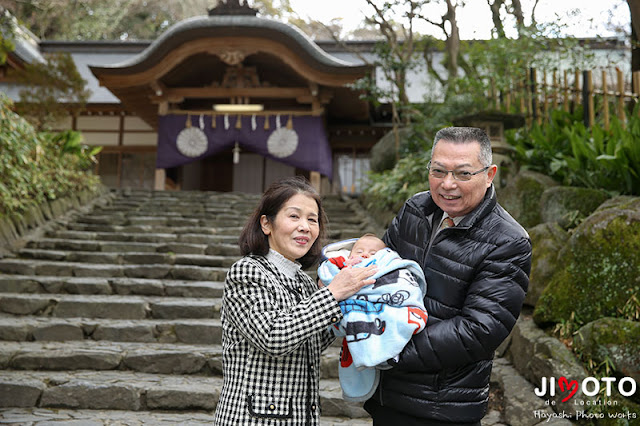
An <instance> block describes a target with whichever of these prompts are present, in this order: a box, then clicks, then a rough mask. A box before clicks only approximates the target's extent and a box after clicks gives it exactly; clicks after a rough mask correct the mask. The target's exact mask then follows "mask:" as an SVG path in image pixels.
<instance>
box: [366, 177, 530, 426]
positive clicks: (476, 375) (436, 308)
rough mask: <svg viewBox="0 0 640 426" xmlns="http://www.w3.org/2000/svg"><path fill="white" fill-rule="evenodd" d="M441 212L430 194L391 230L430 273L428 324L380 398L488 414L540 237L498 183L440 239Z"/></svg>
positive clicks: (429, 409) (390, 239) (473, 416)
mask: <svg viewBox="0 0 640 426" xmlns="http://www.w3.org/2000/svg"><path fill="white" fill-rule="evenodd" d="M442 214H443V213H442V210H440V209H439V208H438V207H437V206H436V205H435V203H434V202H433V201H432V199H431V195H430V193H429V192H422V193H419V194H416V195H415V196H413V197H412V198H411V199H409V200H408V201H407V202H406V203H405V205H404V206H403V207H402V209H401V210H400V212H399V213H398V215H397V217H396V218H395V219H394V220H393V222H392V224H391V226H390V227H389V229H388V230H387V232H386V233H385V235H384V238H383V239H384V241H385V242H386V243H387V245H388V246H389V247H390V248H392V249H394V250H396V251H397V252H398V253H399V254H400V256H402V257H403V258H406V259H412V260H415V261H416V262H418V263H419V264H420V265H421V266H422V269H423V270H424V273H425V277H426V280H427V294H426V296H425V298H424V302H425V307H426V308H427V312H428V314H429V319H428V322H427V327H426V328H425V329H424V330H423V331H422V332H421V333H419V334H417V335H415V336H413V338H412V339H411V341H410V342H409V343H408V344H407V346H406V347H405V349H404V350H403V352H402V353H401V354H400V358H399V360H398V361H397V364H396V365H395V366H394V368H392V369H390V370H387V371H383V372H382V377H381V382H380V385H379V387H378V390H377V392H376V394H375V395H374V396H373V398H374V399H375V400H377V402H378V403H379V404H381V405H383V406H388V407H391V408H394V409H396V410H399V411H402V412H405V413H407V414H409V415H412V416H415V417H424V418H429V419H433V420H439V421H448V422H453V423H455V422H474V421H479V420H480V419H481V418H482V417H483V416H484V414H485V412H486V409H487V403H488V396H489V377H490V375H491V367H492V359H493V355H494V351H495V350H496V348H497V347H498V346H499V345H500V343H501V342H502V341H503V340H504V339H505V338H506V337H507V336H508V334H509V332H510V331H511V329H512V328H513V326H514V324H515V322H516V319H517V318H518V315H519V314H520V310H521V308H522V303H523V301H524V297H525V294H526V291H527V287H528V285H529V272H530V269H531V240H530V239H529V236H528V234H527V232H526V231H525V230H524V229H523V228H522V227H521V226H520V225H519V224H518V223H517V222H516V221H515V220H514V219H513V218H512V217H511V216H510V215H509V214H508V213H507V212H506V211H505V210H504V209H503V208H502V207H501V206H500V205H499V204H498V203H497V201H496V195H495V190H494V188H493V186H491V187H490V188H489V189H488V190H487V193H486V195H485V197H484V199H483V201H482V202H481V203H480V205H479V206H478V207H476V209H475V210H474V211H472V212H471V213H469V214H468V215H467V216H466V217H465V218H464V219H463V220H462V221H461V222H460V224H458V226H456V227H452V228H447V229H444V230H442V231H441V232H440V233H438V235H436V237H435V239H434V240H433V242H432V243H431V244H430V241H431V233H432V223H439V220H440V218H441V217H442Z"/></svg>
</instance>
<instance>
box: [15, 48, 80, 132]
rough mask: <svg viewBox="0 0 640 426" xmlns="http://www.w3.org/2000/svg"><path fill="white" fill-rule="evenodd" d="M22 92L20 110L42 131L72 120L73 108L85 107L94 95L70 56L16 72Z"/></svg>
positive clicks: (63, 56)
mask: <svg viewBox="0 0 640 426" xmlns="http://www.w3.org/2000/svg"><path fill="white" fill-rule="evenodd" d="M12 74H13V76H14V78H15V80H16V82H17V83H21V84H24V85H26V88H24V89H22V90H20V104H19V105H18V107H17V111H18V113H19V114H20V115H22V116H23V117H25V118H26V119H27V120H29V121H30V122H31V123H32V124H33V125H34V126H35V127H36V128H37V129H38V130H42V129H46V128H47V127H49V126H51V125H54V124H55V123H56V122H58V121H59V120H62V119H64V118H66V117H68V115H69V113H70V112H71V111H69V109H70V108H74V109H76V110H79V109H82V108H84V105H85V104H86V102H87V100H88V99H89V95H90V92H89V91H88V90H87V89H85V86H86V84H87V82H86V80H84V79H83V78H82V77H81V76H80V73H79V72H78V70H77V68H76V66H75V62H74V61H73V58H71V55H69V54H68V53H58V54H53V55H51V56H50V57H49V58H48V61H47V62H46V63H39V62H37V63H33V64H28V65H26V66H25V68H24V70H21V71H20V72H17V71H16V72H13V73H12Z"/></svg>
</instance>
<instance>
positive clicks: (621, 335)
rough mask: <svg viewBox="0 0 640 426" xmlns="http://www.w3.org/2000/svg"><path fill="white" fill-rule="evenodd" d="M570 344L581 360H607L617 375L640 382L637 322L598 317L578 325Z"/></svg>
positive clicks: (639, 336)
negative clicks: (580, 356) (579, 326)
mask: <svg viewBox="0 0 640 426" xmlns="http://www.w3.org/2000/svg"><path fill="white" fill-rule="evenodd" d="M573 344H574V348H575V349H576V351H577V352H578V353H580V354H581V355H582V358H583V359H584V360H585V361H587V360H592V361H595V362H596V363H597V364H600V363H603V362H611V363H613V367H614V370H615V371H616V372H617V373H619V374H620V375H622V376H628V377H632V378H633V379H634V380H636V381H640V323H639V322H637V321H629V320H625V319H622V318H600V319H598V320H596V321H593V322H590V323H589V324H587V325H585V326H584V327H582V328H580V330H578V332H577V333H576V335H575V337H574V339H573Z"/></svg>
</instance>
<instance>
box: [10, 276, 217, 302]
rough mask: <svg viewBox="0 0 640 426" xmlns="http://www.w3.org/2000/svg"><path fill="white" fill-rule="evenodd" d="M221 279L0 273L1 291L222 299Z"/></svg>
mask: <svg viewBox="0 0 640 426" xmlns="http://www.w3.org/2000/svg"><path fill="white" fill-rule="evenodd" d="M223 290H224V282H221V281H183V280H167V279H164V280H156V279H146V278H91V277H86V278H85V277H59V276H44V275H42V276H40V275H0V293H47V294H57V293H68V294H120V295H142V296H170V297H209V298H220V297H222V293H223Z"/></svg>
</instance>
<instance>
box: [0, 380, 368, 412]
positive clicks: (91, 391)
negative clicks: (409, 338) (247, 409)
mask: <svg viewBox="0 0 640 426" xmlns="http://www.w3.org/2000/svg"><path fill="white" fill-rule="evenodd" d="M221 389H222V379H221V378H219V377H205V376H197V375H188V376H177V375H163V374H149V373H136V372H129V371H111V370H107V371H87V370H77V371H73V372H55V371H11V370H7V371H4V372H3V374H2V376H1V377H0V406H4V407H36V406H37V407H42V408H73V409H93V410H129V411H140V410H214V409H215V406H216V404H217V402H218V400H219V398H220V390H221ZM320 404H321V406H322V410H323V414H324V415H326V416H344V417H354V418H362V417H367V414H366V412H365V411H364V409H362V407H361V405H360V404H355V403H348V402H345V401H344V400H343V399H342V391H341V389H340V384H339V383H338V381H337V380H335V379H324V380H320Z"/></svg>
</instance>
